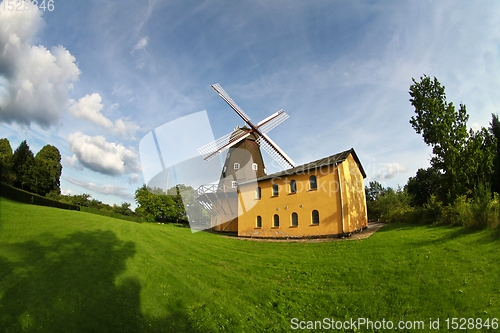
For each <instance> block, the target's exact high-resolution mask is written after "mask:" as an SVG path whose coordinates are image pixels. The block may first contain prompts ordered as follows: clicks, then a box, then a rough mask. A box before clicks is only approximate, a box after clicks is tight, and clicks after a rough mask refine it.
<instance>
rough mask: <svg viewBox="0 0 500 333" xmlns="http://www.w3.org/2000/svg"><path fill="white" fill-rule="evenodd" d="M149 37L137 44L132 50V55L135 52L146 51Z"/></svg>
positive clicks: (143, 38)
mask: <svg viewBox="0 0 500 333" xmlns="http://www.w3.org/2000/svg"><path fill="white" fill-rule="evenodd" d="M148 39H149V38H148V37H142V38H141V39H140V40H139V41H138V42H137V44H135V45H134V47H133V48H132V51H131V53H134V52H135V51H138V50H145V48H146V46H147V45H148Z"/></svg>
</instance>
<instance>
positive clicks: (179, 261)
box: [0, 199, 500, 332]
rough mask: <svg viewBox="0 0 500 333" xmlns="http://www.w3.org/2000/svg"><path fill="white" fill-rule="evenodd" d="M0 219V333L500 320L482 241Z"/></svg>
mask: <svg viewBox="0 0 500 333" xmlns="http://www.w3.org/2000/svg"><path fill="white" fill-rule="evenodd" d="M0 214H1V215H0V331H2V332H18V331H26V332H169V331H170V332H188V331H191V332H218V331H231V332H259V331H290V330H291V329H290V328H291V319H292V318H298V319H300V320H306V321H307V320H323V318H335V319H342V320H345V319H347V320H348V319H350V318H355V319H357V318H360V317H362V318H369V319H370V320H372V321H377V320H380V321H381V320H382V319H385V320H391V321H394V322H395V323H396V322H397V321H399V320H412V321H413V320H423V321H424V322H425V324H426V325H428V322H429V318H433V319H437V318H440V320H441V330H439V332H446V331H447V330H446V329H445V324H444V322H443V321H444V320H445V319H446V318H452V317H457V318H483V319H486V318H490V321H491V320H492V319H493V318H500V265H499V262H500V251H499V250H500V247H499V245H500V242H499V241H498V240H495V239H494V237H492V236H491V232H488V231H477V230H473V229H466V228H458V227H453V228H452V227H441V226H415V225H405V224H395V225H387V226H385V227H383V228H382V229H381V230H380V231H379V232H377V233H376V234H374V235H373V236H372V237H370V238H369V239H366V240H360V241H340V242H323V243H300V242H293V243H271V242H252V241H244V240H237V239H227V238H223V237H220V236H218V235H214V234H208V233H203V232H198V233H194V234H192V233H191V231H190V230H189V229H187V228H178V227H175V226H173V225H158V224H150V223H142V224H138V223H132V222H127V221H123V220H117V219H112V218H109V217H104V216H99V215H94V214H89V213H85V212H78V211H67V210H62V209H54V208H48V207H42V206H33V205H26V204H20V203H17V202H13V201H9V200H6V199H2V200H1V202H0ZM426 327H427V326H426ZM427 330H428V329H426V330H421V332H423V331H427ZM361 331H367V330H365V329H362V330H361ZM403 331H404V330H403ZM408 331H409V332H414V330H408ZM482 331H487V330H484V329H483V330H482ZM491 331H498V330H491Z"/></svg>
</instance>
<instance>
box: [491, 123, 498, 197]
mask: <svg viewBox="0 0 500 333" xmlns="http://www.w3.org/2000/svg"><path fill="white" fill-rule="evenodd" d="M491 117H492V118H493V119H492V120H491V123H490V126H491V127H490V132H491V134H492V135H493V136H494V137H495V139H496V151H495V161H494V168H495V172H494V174H493V180H492V184H491V189H492V190H493V191H495V192H496V193H500V120H499V119H498V115H496V114H492V115H491Z"/></svg>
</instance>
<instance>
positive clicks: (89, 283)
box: [0, 231, 192, 333]
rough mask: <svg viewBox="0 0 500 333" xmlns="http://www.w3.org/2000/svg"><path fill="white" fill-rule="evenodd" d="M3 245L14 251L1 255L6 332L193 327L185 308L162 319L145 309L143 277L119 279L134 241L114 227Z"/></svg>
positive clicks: (0, 319)
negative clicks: (146, 313)
mask: <svg viewBox="0 0 500 333" xmlns="http://www.w3.org/2000/svg"><path fill="white" fill-rule="evenodd" d="M0 245H1V248H3V249H6V248H7V253H13V254H14V255H13V257H12V258H8V259H7V258H5V257H0V328H1V331H2V332H18V331H24V332H26V331H28V332H86V333H87V332H138V331H150V330H151V329H153V330H155V327H152V325H153V326H156V328H159V326H163V327H165V326H167V327H168V326H169V327H173V328H175V327H182V328H184V329H185V330H187V331H191V330H192V327H191V326H190V325H189V321H188V320H187V318H183V317H182V314H180V313H176V316H175V318H162V320H161V323H160V322H157V321H156V322H155V321H150V320H149V319H147V318H145V317H144V316H143V315H142V314H141V311H140V291H141V286H140V283H139V281H138V280H137V279H134V278H119V279H117V277H118V276H119V275H120V274H122V273H123V272H125V270H126V260H127V259H128V258H130V257H132V256H134V254H135V252H136V250H135V244H134V243H133V242H130V241H129V242H124V241H121V240H120V239H118V238H117V237H116V235H115V234H114V233H112V232H110V231H93V232H76V233H74V234H71V235H69V236H68V237H65V238H62V239H60V238H54V237H53V236H50V235H49V236H44V237H42V238H41V241H40V242H35V241H27V242H24V243H15V244H8V245H5V244H3V245H2V244H0ZM117 281H118V282H117ZM178 306H180V305H173V307H174V308H177V307H178ZM167 324H168V325H167Z"/></svg>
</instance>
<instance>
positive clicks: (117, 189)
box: [64, 176, 134, 200]
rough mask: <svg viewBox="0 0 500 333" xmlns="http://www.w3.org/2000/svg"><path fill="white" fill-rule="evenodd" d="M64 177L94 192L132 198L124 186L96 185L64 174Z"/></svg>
mask: <svg viewBox="0 0 500 333" xmlns="http://www.w3.org/2000/svg"><path fill="white" fill-rule="evenodd" d="M64 179H65V180H67V181H68V182H70V183H72V184H75V185H78V186H80V187H83V188H86V189H88V190H91V191H94V192H98V193H102V194H106V195H114V196H117V197H120V198H122V199H126V200H133V199H134V197H133V196H132V195H131V194H130V193H127V192H125V191H124V190H125V188H124V187H122V186H118V185H108V184H104V185H97V184H95V183H92V182H86V181H83V180H78V179H75V178H72V177H68V176H65V177H64Z"/></svg>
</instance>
